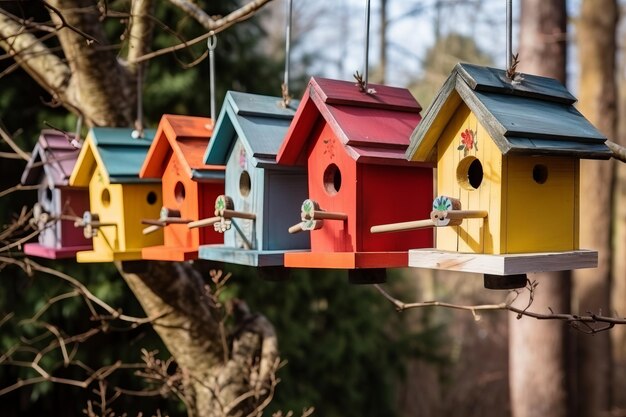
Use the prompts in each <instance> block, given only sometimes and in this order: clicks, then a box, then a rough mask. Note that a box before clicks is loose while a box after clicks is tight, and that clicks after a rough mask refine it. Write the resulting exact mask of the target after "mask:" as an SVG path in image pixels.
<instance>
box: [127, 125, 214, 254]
mask: <svg viewBox="0 0 626 417" xmlns="http://www.w3.org/2000/svg"><path fill="white" fill-rule="evenodd" d="M212 133H213V121H212V120H211V119H209V118H206V117H191V116H178V115H171V114H166V115H163V117H162V118H161V122H160V123H159V127H158V129H157V133H156V136H155V139H154V141H153V142H152V145H151V146H150V150H149V151H148V155H147V157H146V160H145V161H144V163H143V166H142V168H141V171H140V173H139V176H140V177H141V178H161V179H162V180H161V181H162V191H163V207H162V208H161V213H160V216H159V218H156V219H146V218H144V219H143V223H144V224H145V225H146V226H147V227H145V228H144V230H143V232H144V233H145V234H150V233H155V232H156V231H158V230H160V229H161V228H163V233H164V236H163V239H164V244H163V245H160V246H151V247H146V248H143V249H142V251H141V254H142V257H143V258H144V259H154V260H166V261H186V260H190V259H196V258H197V257H198V246H199V245H205V244H213V243H222V242H223V235H222V234H221V233H218V232H216V231H215V230H214V229H213V228H189V227H187V224H188V223H190V222H192V221H196V220H198V219H201V218H204V217H207V216H213V211H214V207H213V205H214V203H213V202H214V201H215V199H216V198H217V196H218V195H221V194H224V166H223V165H207V164H205V163H204V162H203V157H204V151H205V149H206V147H207V145H208V143H209V140H210V138H211V134H212Z"/></svg>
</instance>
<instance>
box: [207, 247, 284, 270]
mask: <svg viewBox="0 0 626 417" xmlns="http://www.w3.org/2000/svg"><path fill="white" fill-rule="evenodd" d="M286 253H291V251H257V250H245V249H237V248H232V247H227V246H224V245H203V246H200V249H199V255H198V256H199V258H200V259H207V260H211V261H216V262H226V263H231V264H236V265H247V266H256V267H263V266H282V265H283V264H284V256H285V254H286Z"/></svg>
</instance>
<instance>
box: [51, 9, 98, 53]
mask: <svg viewBox="0 0 626 417" xmlns="http://www.w3.org/2000/svg"><path fill="white" fill-rule="evenodd" d="M41 3H42V4H43V5H44V6H45V7H46V8H47V9H49V10H50V11H52V12H53V13H54V14H55V15H56V16H57V17H58V18H59V20H60V21H61V25H60V26H57V27H56V30H57V31H59V30H61V29H62V28H64V27H66V28H68V29H69V30H71V31H72V32H74V33H76V34H77V35H80V36H82V37H83V38H85V39H87V44H88V45H90V44H91V43H93V42H95V43H98V44H99V43H100V42H99V41H98V39H96V38H94V37H93V36H91V35H89V34H88V33H85V32H83V31H82V30H80V29H78V28H77V27H75V26H72V25H70V24H69V23H67V20H65V16H63V13H61V11H60V10H59V9H57V8H56V7H54V6H53V5H51V4H50V3H48V2H47V1H45V0H41Z"/></svg>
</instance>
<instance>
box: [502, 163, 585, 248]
mask: <svg viewBox="0 0 626 417" xmlns="http://www.w3.org/2000/svg"><path fill="white" fill-rule="evenodd" d="M506 159H507V160H508V161H507V162H508V172H507V185H508V188H509V192H508V194H507V218H506V224H507V237H506V239H507V252H508V253H523V252H548V251H571V250H574V249H577V247H578V243H577V227H578V226H577V225H578V209H577V207H578V203H577V189H578V187H577V186H578V164H579V161H578V159H574V158H564V157H549V156H542V157H528V156H513V155H511V156H507V157H506ZM539 164H541V165H543V166H545V167H547V172H548V176H547V180H546V182H545V183H543V184H539V183H537V182H535V181H534V179H533V168H534V167H535V166H537V165H539Z"/></svg>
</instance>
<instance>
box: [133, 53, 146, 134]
mask: <svg viewBox="0 0 626 417" xmlns="http://www.w3.org/2000/svg"><path fill="white" fill-rule="evenodd" d="M131 136H132V137H133V139H139V138H143V64H138V65H137V118H136V119H135V130H133V131H132V133H131Z"/></svg>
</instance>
